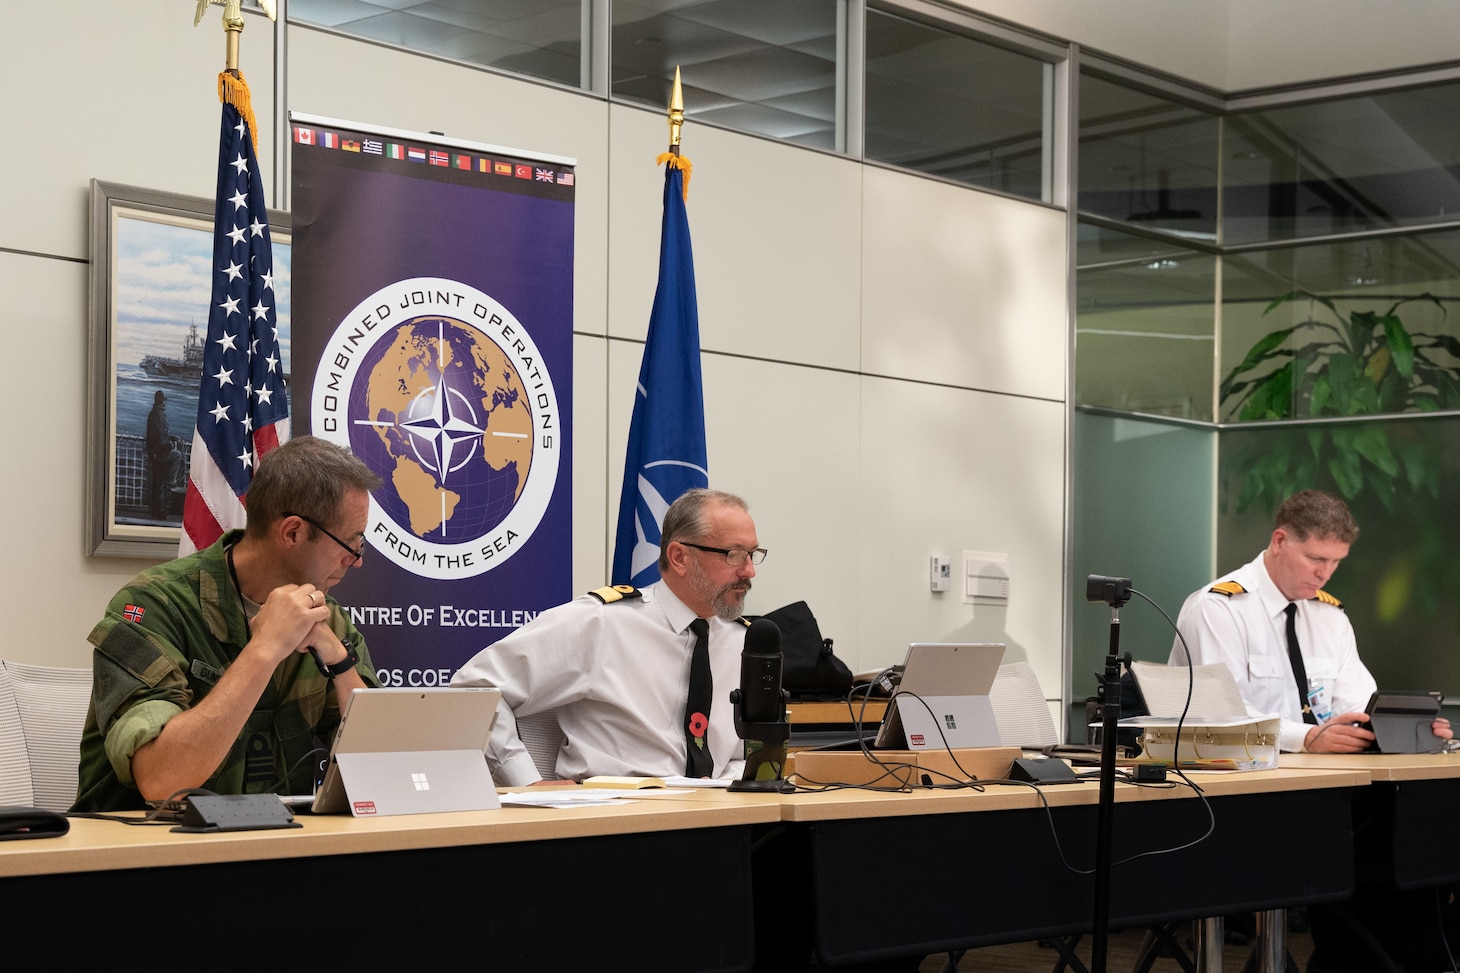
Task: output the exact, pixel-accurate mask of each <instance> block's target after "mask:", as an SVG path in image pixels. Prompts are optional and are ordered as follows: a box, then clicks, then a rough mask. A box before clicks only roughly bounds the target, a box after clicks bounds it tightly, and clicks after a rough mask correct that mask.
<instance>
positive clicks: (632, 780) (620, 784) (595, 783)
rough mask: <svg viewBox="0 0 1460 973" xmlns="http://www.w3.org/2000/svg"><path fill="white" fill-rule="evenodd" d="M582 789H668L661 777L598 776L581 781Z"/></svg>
mask: <svg viewBox="0 0 1460 973" xmlns="http://www.w3.org/2000/svg"><path fill="white" fill-rule="evenodd" d="M583 786H584V787H611V788H613V789H614V790H619V791H641V790H643V789H644V788H646V787H668V786H669V784H668V783H666V782H665V780H664V778H663V777H611V776H606V775H600V776H598V777H586V778H584V779H583Z"/></svg>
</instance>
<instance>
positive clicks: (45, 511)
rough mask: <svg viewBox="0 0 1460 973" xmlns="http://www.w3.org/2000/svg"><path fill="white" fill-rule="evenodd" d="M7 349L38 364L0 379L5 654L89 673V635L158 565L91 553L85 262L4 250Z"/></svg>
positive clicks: (0, 284) (0, 575)
mask: <svg viewBox="0 0 1460 973" xmlns="http://www.w3.org/2000/svg"><path fill="white" fill-rule="evenodd" d="M0 293H3V294H4V295H5V313H4V314H3V315H0V345H3V347H5V348H9V349H11V350H12V351H16V352H19V353H21V354H23V355H24V356H26V358H28V359H29V361H28V363H27V365H26V366H25V367H23V368H20V369H18V370H15V371H13V372H12V373H11V375H10V377H9V378H8V380H7V381H4V382H0V415H5V416H8V417H10V421H9V422H7V423H5V426H4V430H5V431H4V433H3V438H0V453H3V454H4V455H5V457H6V466H5V475H4V476H0V510H3V511H4V512H5V546H6V550H7V551H8V553H9V556H8V557H5V558H3V559H0V585H3V587H4V590H5V591H6V592H7V594H8V597H9V599H10V601H11V604H12V605H15V606H19V610H17V611H13V612H11V613H9V615H8V616H7V618H6V623H5V640H4V643H3V644H0V657H4V658H7V659H17V660H19V661H22V662H33V663H40V664H45V665H61V666H89V665H91V646H90V645H89V644H88V643H87V641H86V635H87V633H88V632H90V631H91V628H92V626H93V625H95V624H96V622H97V620H98V619H100V618H101V613H102V610H103V609H104V608H105V607H106V603H107V602H108V601H110V600H111V596H112V595H113V594H115V593H116V590H117V589H118V588H120V587H121V586H122V585H123V584H125V583H126V582H127V581H128V579H130V578H131V577H132V576H133V575H135V574H136V573H137V572H138V571H140V570H142V568H144V567H147V566H148V565H150V564H152V563H153V562H151V561H143V560H135V559H131V558H112V557H102V558H93V557H87V556H85V554H84V549H85V545H84V537H85V521H86V506H85V496H86V480H85V469H86V449H87V445H88V444H87V442H86V415H85V410H86V294H87V290H86V265H85V264H82V263H72V262H67V261H61V260H47V259H42V258H40V257H33V256H28V255H23V254H14V253H4V252H0Z"/></svg>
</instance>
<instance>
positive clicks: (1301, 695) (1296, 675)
mask: <svg viewBox="0 0 1460 973" xmlns="http://www.w3.org/2000/svg"><path fill="white" fill-rule="evenodd" d="M1283 611H1284V612H1286V613H1287V616H1288V661H1290V662H1292V664H1293V681H1294V682H1296V683H1297V684H1298V705H1299V706H1301V707H1302V708H1303V722H1304V723H1314V724H1316V723H1317V722H1318V718H1317V717H1316V716H1314V715H1313V707H1312V706H1310V705H1308V669H1307V667H1306V666H1304V665H1303V652H1302V650H1301V649H1299V648H1298V623H1297V618H1298V603H1297V602H1295V601H1290V602H1288V607H1287V608H1284V609H1283Z"/></svg>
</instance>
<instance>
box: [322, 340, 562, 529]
mask: <svg viewBox="0 0 1460 973" xmlns="http://www.w3.org/2000/svg"><path fill="white" fill-rule="evenodd" d="M359 379H363V381H362V380H359ZM359 379H357V380H356V381H355V382H354V384H353V386H352V387H351V389H350V406H349V409H350V414H351V415H352V416H357V417H359V418H358V419H357V420H356V421H355V422H354V423H353V424H352V427H351V430H350V449H351V450H352V451H353V452H354V453H355V455H357V456H359V457H360V458H361V459H362V460H364V461H365V463H366V464H367V465H368V466H370V467H371V469H373V470H375V471H376V472H377V473H379V474H381V476H382V477H383V478H384V480H385V483H384V485H383V486H382V487H381V488H380V489H378V490H376V491H375V492H374V494H373V496H374V498H375V501H376V502H377V503H378V504H379V505H380V507H381V508H382V510H384V511H385V513H386V514H387V515H388V516H389V517H390V518H391V519H392V520H394V521H395V522H396V523H397V524H399V525H401V526H403V527H405V526H409V529H410V530H411V532H412V533H413V534H415V535H416V536H417V537H419V538H421V539H422V540H428V541H437V542H442V543H464V542H467V541H471V540H475V539H477V538H479V537H482V536H483V535H485V534H486V533H488V532H489V531H491V530H492V529H493V528H494V527H496V526H497V525H498V524H500V523H501V522H502V521H503V519H505V518H506V516H507V515H508V514H509V513H510V512H511V511H512V508H513V506H514V505H515V504H516V503H517V500H518V498H519V496H520V495H521V493H522V488H523V485H524V484H525V483H526V482H527V475H528V471H529V470H530V469H531V466H532V449H533V435H532V413H531V410H530V409H529V406H528V402H529V400H528V396H527V392H526V390H525V389H524V387H523V384H522V378H521V376H520V375H519V374H518V372H517V369H516V367H515V366H514V365H513V363H512V361H511V360H510V359H509V358H508V356H507V355H506V354H505V353H504V352H503V350H502V349H501V348H500V347H498V346H497V344H496V343H494V342H493V341H492V340H491V339H490V338H488V337H487V336H486V335H485V334H483V333H482V332H481V331H479V330H477V329H476V328H474V327H472V326H470V325H467V324H464V323H463V322H461V321H457V320H454V319H452V318H449V317H441V316H439V315H430V316H425V317H417V318H413V319H411V320H409V321H406V322H405V323H403V324H400V325H397V326H396V327H395V328H394V329H393V330H392V331H390V332H388V333H387V335H386V336H384V337H382V338H381V339H379V340H378V341H376V343H375V344H374V345H373V346H372V347H371V348H370V350H369V351H368V352H367V353H366V356H365V357H364V359H362V360H361V363H360V372H359Z"/></svg>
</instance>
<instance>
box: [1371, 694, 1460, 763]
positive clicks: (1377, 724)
mask: <svg viewBox="0 0 1460 973" xmlns="http://www.w3.org/2000/svg"><path fill="white" fill-rule="evenodd" d="M1440 701H1441V697H1440V694H1439V693H1393V692H1387V693H1386V692H1377V693H1375V694H1374V695H1373V696H1370V697H1369V705H1368V707H1367V708H1366V709H1365V710H1364V712H1366V713H1368V714H1369V729H1371V730H1373V731H1374V745H1373V746H1371V747H1370V748H1369V752H1370V753H1439V752H1441V751H1442V750H1444V749H1445V741H1444V740H1441V739H1440V738H1439V737H1437V736H1435V733H1434V731H1433V730H1431V729H1430V724H1431V723H1433V722H1434V721H1435V720H1436V719H1437V718H1438V717H1439V715H1440Z"/></svg>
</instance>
